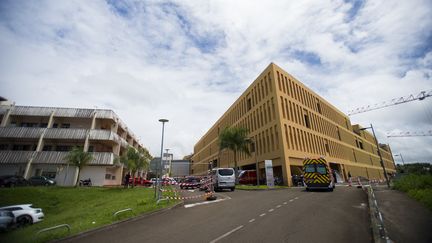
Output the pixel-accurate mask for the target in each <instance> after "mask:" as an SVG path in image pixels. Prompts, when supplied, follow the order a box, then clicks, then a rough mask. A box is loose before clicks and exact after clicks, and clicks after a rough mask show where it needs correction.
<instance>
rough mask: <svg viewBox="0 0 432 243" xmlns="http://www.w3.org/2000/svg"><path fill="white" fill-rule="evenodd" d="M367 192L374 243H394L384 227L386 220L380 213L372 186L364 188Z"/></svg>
mask: <svg viewBox="0 0 432 243" xmlns="http://www.w3.org/2000/svg"><path fill="white" fill-rule="evenodd" d="M363 188H364V189H365V190H366V194H367V197H368V203H369V217H370V223H371V230H372V236H373V242H375V243H390V242H393V241H391V240H390V238H389V237H388V235H387V230H386V229H385V226H384V220H383V218H382V214H381V212H380V211H379V208H378V204H377V202H376V199H375V194H374V192H373V188H372V186H370V185H369V186H363Z"/></svg>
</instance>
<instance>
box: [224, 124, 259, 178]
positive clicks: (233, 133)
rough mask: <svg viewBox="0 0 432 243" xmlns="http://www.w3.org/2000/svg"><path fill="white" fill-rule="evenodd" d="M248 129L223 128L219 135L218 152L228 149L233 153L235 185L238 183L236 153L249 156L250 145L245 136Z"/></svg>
mask: <svg viewBox="0 0 432 243" xmlns="http://www.w3.org/2000/svg"><path fill="white" fill-rule="evenodd" d="M247 134H248V129H246V128H243V127H225V128H224V129H223V130H222V132H221V133H220V134H219V150H223V149H229V150H232V151H233V152H234V171H235V176H236V183H237V182H238V168H237V167H238V166H237V152H245V153H246V154H247V155H250V152H249V145H250V143H251V141H250V139H249V138H248V136H247Z"/></svg>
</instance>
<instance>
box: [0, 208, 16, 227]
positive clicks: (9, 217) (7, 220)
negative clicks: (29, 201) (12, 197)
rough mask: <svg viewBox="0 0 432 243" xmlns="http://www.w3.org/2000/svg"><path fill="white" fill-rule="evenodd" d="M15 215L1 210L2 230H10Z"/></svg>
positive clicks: (0, 222)
mask: <svg viewBox="0 0 432 243" xmlns="http://www.w3.org/2000/svg"><path fill="white" fill-rule="evenodd" d="M14 218H15V216H14V214H13V213H12V212H10V211H7V210H0V230H5V229H7V228H9V227H10V226H11V225H12V224H13V222H14Z"/></svg>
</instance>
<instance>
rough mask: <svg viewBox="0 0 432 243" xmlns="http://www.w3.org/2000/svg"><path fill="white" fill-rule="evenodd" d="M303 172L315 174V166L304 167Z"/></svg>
mask: <svg viewBox="0 0 432 243" xmlns="http://www.w3.org/2000/svg"><path fill="white" fill-rule="evenodd" d="M304 171H305V172H306V173H313V172H315V165H305V167H304Z"/></svg>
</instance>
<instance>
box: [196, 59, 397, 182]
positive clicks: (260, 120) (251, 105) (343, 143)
mask: <svg viewBox="0 0 432 243" xmlns="http://www.w3.org/2000/svg"><path fill="white" fill-rule="evenodd" d="M227 126H236V127H245V128H247V129H248V130H249V137H250V138H251V140H252V141H253V143H252V144H251V149H250V150H251V154H250V155H247V154H245V153H238V155H237V156H238V158H237V161H238V166H239V167H240V169H256V166H258V167H259V175H260V178H264V176H265V173H264V161H265V160H272V161H273V173H274V175H275V177H279V178H283V183H284V184H285V185H291V177H292V175H294V174H297V175H298V174H300V173H301V168H302V161H303V159H304V158H307V157H309V158H315V157H321V156H322V157H324V158H325V159H326V160H327V161H328V162H329V163H330V166H331V168H332V169H334V170H336V171H337V172H338V174H339V175H340V178H342V179H346V178H347V174H348V172H350V174H351V175H352V176H363V177H366V178H370V179H383V178H384V173H383V169H382V167H381V165H380V158H379V156H378V153H377V147H376V145H375V140H374V137H373V135H372V134H371V133H369V132H368V131H366V130H361V128H362V127H361V126H359V125H351V121H350V119H349V117H348V116H347V115H345V114H344V113H342V112H341V111H339V110H338V109H337V108H336V107H334V106H333V105H331V104H330V103H328V102H327V101H326V100H324V99H323V98H322V97H320V96H319V95H318V94H316V93H315V92H314V91H312V90H311V89H309V88H308V87H306V86H305V85H304V84H302V83H301V82H300V81H298V80H297V79H296V78H294V77H293V76H292V75H290V74H289V73H287V72H286V71H284V70H282V69H281V68H280V67H278V66H277V65H275V64H273V63H271V64H270V65H269V66H268V67H267V68H266V69H265V70H264V71H263V72H262V73H261V74H260V75H259V76H258V78H257V79H256V80H255V81H253V83H252V84H251V85H250V86H249V87H248V88H247V89H246V91H245V92H243V94H242V95H241V96H240V97H239V98H238V99H237V100H236V101H235V102H234V104H233V105H231V107H230V108H229V109H228V110H227V111H226V112H225V113H224V115H223V116H222V117H221V118H219V119H218V121H217V122H216V123H215V124H214V125H213V126H212V127H211V128H210V130H209V131H208V132H207V133H206V134H205V135H204V136H203V137H202V138H201V139H200V140H199V141H198V143H197V144H196V145H195V146H194V155H193V157H192V164H191V174H195V175H199V174H205V173H206V172H207V170H208V169H209V168H210V167H233V166H234V162H233V161H234V159H233V152H232V151H229V150H223V151H219V147H218V134H219V132H220V131H222V129H223V128H224V127H227ZM379 147H380V151H381V154H382V157H383V161H384V165H385V167H386V170H387V172H388V173H393V172H395V164H394V160H393V157H392V153H391V150H390V147H389V146H388V145H383V144H380V145H379Z"/></svg>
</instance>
